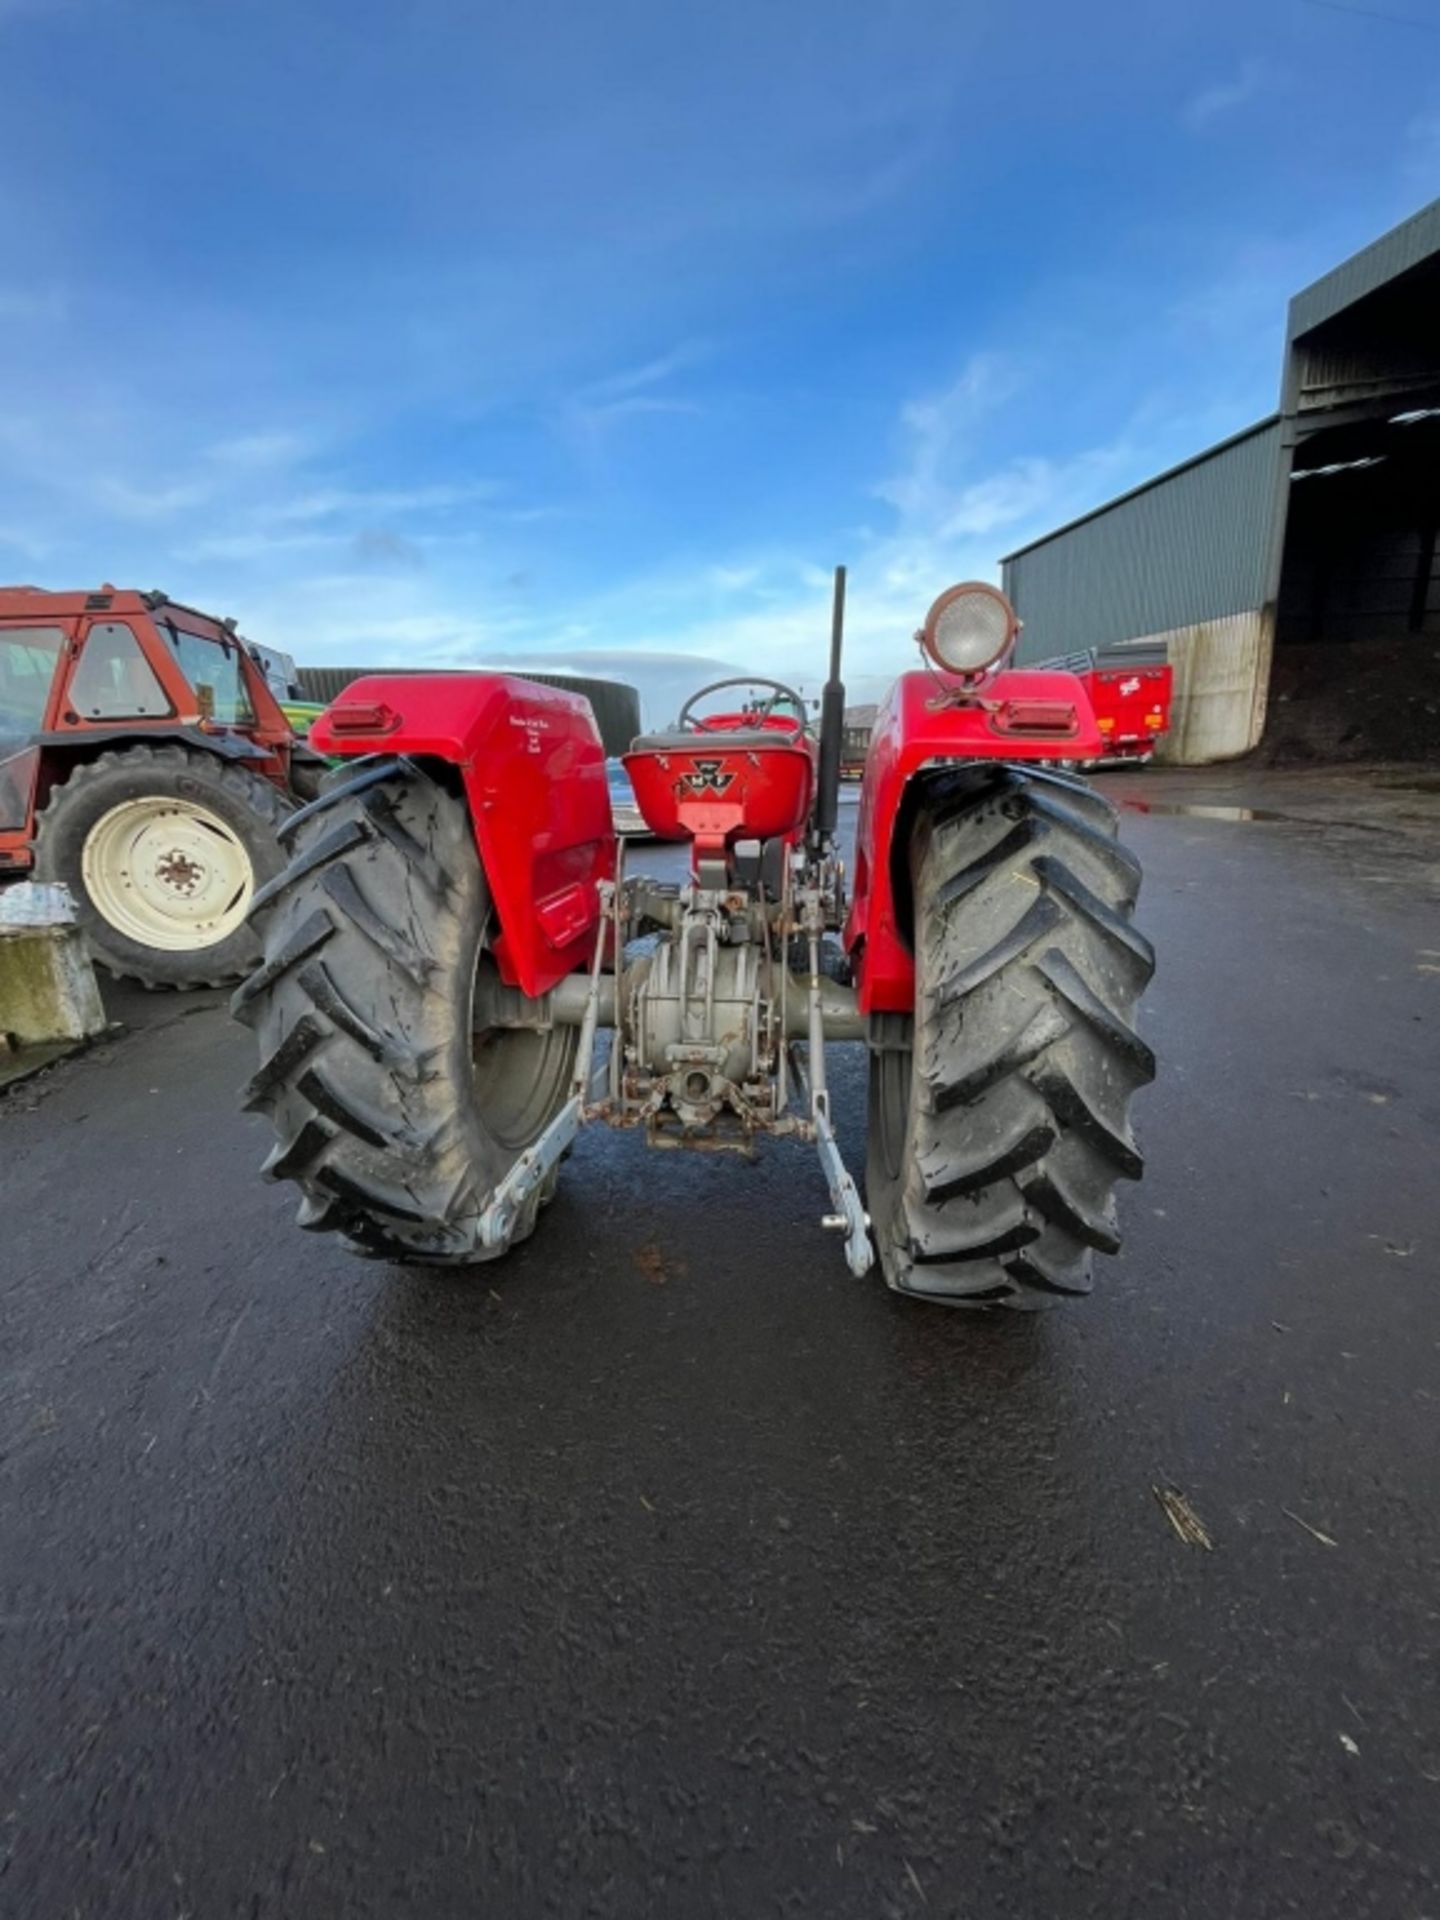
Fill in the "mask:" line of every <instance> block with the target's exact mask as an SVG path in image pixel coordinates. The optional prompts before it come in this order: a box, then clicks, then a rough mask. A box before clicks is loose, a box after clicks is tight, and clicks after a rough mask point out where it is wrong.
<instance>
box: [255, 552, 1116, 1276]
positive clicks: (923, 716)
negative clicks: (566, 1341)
mask: <svg viewBox="0 0 1440 1920" xmlns="http://www.w3.org/2000/svg"><path fill="white" fill-rule="evenodd" d="M843 599H844V577H843V571H842V572H841V573H840V574H838V575H837V582H836V603H835V615H834V623H833V629H832V641H831V659H830V675H829V680H828V683H827V685H826V689H825V696H824V700H823V703H822V720H821V725H820V728H819V733H818V736H817V735H816V734H814V733H813V732H812V729H811V723H810V719H809V715H808V710H807V708H806V706H805V704H804V702H803V701H802V700H801V699H800V697H799V696H798V695H797V694H796V693H795V692H794V691H793V690H792V689H790V688H788V687H786V686H784V685H782V684H780V683H777V682H773V681H766V680H763V679H754V680H749V681H745V682H741V683H738V684H739V686H740V687H741V688H743V689H744V691H743V694H741V695H738V696H737V693H736V691H735V686H734V684H733V683H722V684H721V685H720V686H718V687H714V688H708V689H705V690H704V691H703V692H702V694H700V695H697V696H696V697H695V698H694V699H693V700H692V701H690V702H689V703H687V706H686V708H685V710H684V711H683V712H682V713H681V715H680V717H679V720H678V721H677V723H676V725H675V726H674V727H673V728H672V729H670V730H668V731H666V732H663V733H658V734H651V735H645V736H642V737H641V738H639V739H637V740H636V741H635V742H634V745H633V747H632V749H631V751H630V753H629V754H628V755H626V756H625V768H626V772H627V773H628V775H629V778H630V781H631V784H632V786H633V789H634V793H635V797H636V801H637V803H638V805H639V807H640V810H641V812H642V813H643V815H644V817H645V820H646V823H647V824H648V827H649V829H650V831H651V832H652V833H653V834H655V835H656V836H657V837H660V838H662V839H670V840H677V841H683V842H685V843H687V844H688V847H689V871H688V875H687V877H686V878H685V879H684V880H683V881H682V882H678V883H676V882H666V881H660V880H654V879H647V878H644V877H640V876H638V875H632V874H631V873H630V872H628V871H627V864H626V851H627V849H626V842H625V840H624V838H623V837H617V835H616V833H615V832H614V830H613V824H612V819H611V808H610V795H609V787H608V783H607V778H606V767H605V757H604V749H603V747H602V746H601V743H600V740H599V737H598V735H597V733H596V731H595V727H594V723H593V720H592V719H591V717H590V714H589V710H588V708H587V706H586V704H585V703H584V701H582V700H580V699H579V698H578V697H576V696H575V695H572V694H568V693H564V692H560V691H558V690H555V689H551V688H546V687H540V686H536V685H534V684H531V683H527V682H525V681H523V680H518V679H510V678H506V677H504V676H499V675H496V676H493V677H491V676H481V677H476V676H466V677H464V678H461V677H459V676H454V677H447V676H444V675H435V676H423V677H407V678H399V677H393V678H387V677H385V676H374V677H371V678H368V679H365V680H362V681H358V682H356V683H355V684H353V685H352V686H351V687H350V688H348V689H347V691H346V692H345V694H344V695H342V697H341V698H340V700H339V701H337V702H336V703H335V705H333V706H332V707H331V708H330V709H329V710H328V712H327V713H326V714H325V715H324V716H323V717H322V718H321V719H320V720H319V721H318V722H317V723H316V724H315V726H314V728H313V729H312V736H311V737H312V739H313V740H314V742H315V744H316V746H317V747H318V748H319V749H320V750H321V751H322V752H324V753H326V754H330V755H336V756H345V757H350V756H354V768H353V773H352V774H351V776H350V777H349V778H348V779H346V778H344V777H343V776H342V777H340V778H337V779H336V780H335V781H334V783H333V784H331V785H329V786H328V788H327V790H326V791H325V792H324V793H323V794H322V796H321V797H320V798H319V799H318V800H316V801H315V802H314V803H313V804H312V805H310V806H308V807H306V808H304V809H302V810H301V811H300V812H299V813H297V814H295V815H294V816H293V817H292V818H291V819H290V820H288V821H287V822H286V823H285V824H284V826H283V827H282V828H281V838H282V839H283V841H284V842H285V844H286V847H287V850H288V853H289V865H288V867H287V868H286V869H285V870H284V872H282V873H280V874H279V875H277V876H276V878H274V879H273V880H271V881H270V882H269V883H268V884H267V885H265V886H264V887H263V888H262V889H261V890H260V892H259V893H258V895H257V896H256V900H255V905H254V917H255V919H256V921H257V923H258V925H259V926H260V929H261V931H262V933H263V937H264V957H263V960H262V961H261V964H260V965H259V966H258V968H257V969H256V971H255V972H254V973H253V974H252V975H251V976H250V978H249V979H248V980H247V981H246V982H245V984H244V985H243V986H241V987H240V989H239V990H238V992H237V993H236V995H235V999H234V1003H233V1004H234V1008H235V1011H236V1013H237V1015H238V1017H239V1018H241V1019H242V1020H244V1021H246V1022H247V1023H248V1024H249V1025H250V1026H251V1027H252V1028H253V1029H254V1031H255V1033H256V1036H257V1039H258V1041H259V1065H258V1071H257V1072H256V1074H255V1077H254V1079H253V1080H252V1082H251V1083H250V1087H249V1090H248V1094H247V1104H248V1105H249V1106H251V1107H252V1108H256V1109H259V1110H261V1111H263V1112H265V1113H267V1114H268V1115H269V1116H270V1119H271V1121H272V1122H273V1125H274V1128H275V1132H276V1135H277V1139H276V1145H275V1147H274V1150H273V1152H272V1153H271V1155H270V1158H269V1160H268V1161H267V1163H266V1171H267V1172H268V1173H269V1174H270V1175H271V1176H272V1177H273V1178H276V1179H284V1180H289V1181H293V1182H294V1183H295V1184H296V1185H297V1186H298V1187H299V1189H300V1192H301V1196H302V1198H301V1205H300V1215H299V1221H300V1225H301V1226H302V1227H305V1228H308V1229H311V1230H333V1231H335V1232H337V1233H339V1234H341V1235H342V1236H343V1237H344V1238H345V1240H346V1241H347V1242H348V1243H349V1244H350V1246H351V1247H352V1248H353V1249H354V1250H355V1251H357V1252H359V1253H361V1254H366V1255H370V1256H371V1257H375V1258H380V1259H386V1260H395V1261H403V1262H414V1263H420V1264H427V1263H428V1264H434V1265H443V1266H465V1265H468V1264H471V1263H474V1262H479V1261H485V1260H489V1259H493V1258H495V1257H497V1256H499V1255H501V1254H503V1253H504V1252H505V1251H506V1250H507V1249H508V1248H509V1247H511V1246H513V1245H514V1244H515V1243H516V1242H517V1241H519V1240H521V1239H523V1238H525V1237H526V1236H527V1235H528V1234H529V1233H530V1232H531V1231H532V1229H533V1228H534V1226H535V1223H536V1219H537V1216H538V1213H539V1211H540V1209H541V1207H542V1206H543V1205H544V1203H545V1201H546V1200H547V1199H548V1198H549V1196H550V1195H551V1193H552V1192H553V1191H554V1187H555V1182H556V1180H557V1178H558V1177H559V1173H560V1164H561V1160H562V1157H563V1155H564V1154H565V1151H566V1149H567V1148H568V1146H569V1145H570V1143H571V1141H572V1140H573V1139H574V1138H575V1136H576V1134H577V1133H578V1131H579V1130H580V1128H581V1127H582V1126H584V1125H587V1124H592V1123H601V1122H603V1123H607V1124H609V1125H612V1126H619V1127H631V1128H635V1129H637V1130H639V1131H642V1132H643V1133H644V1135H645V1137H646V1138H647V1140H648V1141H649V1142H650V1144H651V1145H653V1146H654V1147H656V1148H671V1149H681V1150H683V1149H686V1148H706V1149H711V1150H714V1149H717V1148H719V1149H733V1150H736V1151H740V1152H747V1153H748V1152H752V1151H754V1150H755V1148H756V1147H757V1145H758V1144H759V1143H760V1141H761V1140H762V1139H763V1137H764V1136H766V1135H775V1136H778V1137H780V1138H782V1139H784V1138H788V1139H792V1140H797V1141H804V1142H808V1143H810V1144H811V1145H813V1147H814V1148H815V1149H816V1150H817V1152H818V1156H819V1159H820V1164H821V1170H822V1173H823V1177H824V1182H825V1185H826V1187H828V1190H829V1208H828V1210H827V1211H826V1213H825V1215H824V1224H825V1225H826V1226H827V1227H830V1228H832V1229H833V1230H834V1231H835V1232H836V1233H837V1234H838V1235H839V1236H840V1238H841V1240H842V1243H843V1246H844V1251H845V1256H846V1259H847V1262H848V1264H849V1266H850V1267H851V1269H852V1271H854V1272H856V1273H864V1272H866V1271H867V1270H868V1269H869V1268H870V1267H871V1266H872V1264H874V1262H875V1260H876V1257H877V1255H878V1259H879V1264H880V1267H881V1269H882V1271H883V1274H884V1277H885V1279H886V1281H887V1282H888V1284H889V1285H890V1286H891V1287H892V1288H894V1289H895V1290H896V1291H898V1292H900V1293H904V1294H910V1295H914V1296H918V1297H921V1298H925V1299H931V1300H938V1301H943V1302H945V1303H947V1304H951V1305H957V1306H968V1307H992V1306H1001V1307H1011V1308H1033V1307H1038V1306H1044V1305H1048V1304H1050V1303H1052V1302H1053V1301H1055V1300H1057V1299H1059V1298H1061V1297H1063V1296H1065V1295H1068V1294H1077V1293H1083V1292H1085V1291H1087V1290H1088V1288H1089V1286H1090V1278H1091V1263H1092V1259H1093V1255H1094V1253H1095V1252H1096V1251H1100V1252H1107V1253H1108V1252H1114V1251H1115V1250H1116V1248H1117V1247H1118V1245H1119V1236H1118V1231H1117V1226H1116V1218H1115V1208H1114V1189H1115V1186H1116V1183H1117V1181H1118V1180H1119V1179H1120V1178H1122V1177H1124V1178H1130V1179H1134V1178H1136V1177H1138V1175H1139V1173H1140V1166H1141V1163H1140V1157H1139V1154H1138V1152H1137V1150H1136V1146H1135V1142H1134V1138H1133V1136H1132V1134H1131V1131H1130V1125H1129V1119H1128V1112H1129V1106H1130V1100H1131V1096H1132V1094H1133V1093H1134V1092H1135V1090H1136V1089H1137V1088H1138V1087H1139V1086H1141V1085H1143V1084H1144V1083H1145V1082H1146V1081H1148V1080H1149V1079H1150V1078H1151V1077H1152V1076H1153V1072H1154V1065H1153V1060H1152V1057H1151V1054H1150V1051H1149V1049H1148V1048H1147V1046H1146V1045H1145V1043H1144V1041H1143V1040H1141V1038H1140V1037H1139V1035H1138V1034H1137V1032H1136V1031H1135V1026H1134V1014H1135V1006H1136V1002H1137V1000H1138V998H1139V996H1140V993H1141V992H1142V990H1143V988H1144V986H1145V984H1146V982H1147V980H1148V979H1149V977H1150V973H1151V971H1152V968H1153V958H1152V954H1151V950H1150V947H1149V944H1148V942H1147V941H1146V940H1145V939H1144V937H1143V936H1142V935H1141V934H1140V933H1139V932H1137V931H1136V929H1135V927H1134V926H1133V924H1132V918H1131V916H1132V912H1133V908H1134V904H1135V899H1136V894H1137V892H1138V889H1139V884H1140V873H1139V867H1138V865H1137V863H1136V861H1135V860H1134V858H1133V856H1131V855H1130V854H1129V853H1128V852H1127V851H1126V850H1125V849H1124V848H1123V847H1122V846H1121V845H1120V844H1119V842H1118V841H1117V839H1116V832H1115V817H1114V814H1113V812H1112V809H1111V808H1110V807H1109V806H1108V805H1107V803H1106V802H1105V801H1103V800H1102V799H1100V798H1099V797H1098V796H1097V795H1096V794H1095V793H1094V792H1093V791H1092V790H1091V789H1090V787H1089V786H1088V785H1087V784H1086V783H1085V782H1084V781H1083V780H1080V779H1078V778H1075V777H1072V776H1068V775H1064V774H1058V773H1054V772H1050V771H1047V770H1046V769H1045V768H1044V767H1042V766H1041V765H1040V763H1041V762H1043V761H1051V760H1054V759H1056V758H1060V757H1066V758H1075V759H1086V758H1095V757H1098V754H1099V751H1100V747H1101V740H1100V735H1099V731H1098V729H1097V727H1096V725H1095V719H1094V715H1093V712H1092V711H1091V708H1090V705H1089V702H1088V700H1087V698H1086V694H1085V691H1084V688H1083V687H1082V686H1081V685H1080V683H1079V682H1078V681H1077V680H1076V679H1075V678H1074V676H1073V675H1070V674H1066V673H1059V672H1043V671H1017V670H1015V669H1013V668H1011V667H1009V666H1008V665H1007V660H1008V657H1009V653H1010V650H1011V647H1012V644H1013V640H1014V636H1015V631H1016V623H1015V620H1014V616H1013V614H1012V612H1011V609H1010V607H1009V605H1008V603H1007V602H1006V601H1005V599H1004V598H1003V596H1002V595H1000V594H999V593H998V592H996V591H995V589H993V588H991V587H987V586H982V585H975V584H972V585H967V586H962V587H956V588H952V589H950V591H949V592H947V593H945V594H942V595H941V596H940V598H939V599H938V600H937V601H936V602H935V604H934V606H933V607H932V608H931V610H930V613H929V615H928V616H927V618H926V621H925V624H924V627H923V629H922V631H921V634H920V635H919V638H920V641H921V644H922V648H923V653H924V663H923V664H922V666H921V667H920V668H919V669H917V670H915V671H912V672H909V673H905V674H903V675H902V676H901V677H900V679H899V680H898V681H897V682H896V684H895V686H894V687H893V688H892V690H891V693H890V695H889V696H888V698H887V699H886V701H885V702H884V703H883V704H882V706H881V708H880V711H879V714H878V716H877V719H876V723H875V728H874V732H873V736H872V741H871V745H870V750H869V754H868V757H867V760H866V765H865V772H864V781H863V786H862V790H861V797H860V809H859V821H858V829H857V835H856V845H855V854H854V861H853V869H852V870H850V871H847V868H846V866H845V864H844V863H843V862H842V859H841V857H840V850H839V847H838V845H837V832H836V829H837V797H838V784H839V776H840V765H841V752H842V729H843V720H844V688H843V685H842V683H841V678H840V634H841V624H842V615H843ZM717 701H718V702H719V703H720V704H719V706H718V709H717V708H716V704H715V703H716V702H717ZM607 1033H608V1036H609V1044H608V1047H605V1046H603V1045H602V1036H603V1035H606V1034H607ZM844 1040H861V1041H864V1042H865V1043H866V1044H867V1046H868V1049H869V1060H870V1092H869V1103H870V1112H869V1127H868V1152H867V1163H866V1167H865V1173H864V1197H863V1199H862V1197H861V1192H860V1190H859V1188H858V1186H857V1184H856V1181H855V1180H854V1178H853V1177H852V1175H851V1173H850V1171H849V1169H847V1167H846V1166H845V1165H844V1162H843V1160H842V1158H841V1154H840V1150H839V1147H838V1145H837V1143H836V1137H835V1132H834V1129H833V1126H832V1122H831V1114H830V1094H829V1086H828V1080H827V1074H826V1042H827V1041H844Z"/></svg>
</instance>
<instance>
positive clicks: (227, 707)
mask: <svg viewBox="0 0 1440 1920" xmlns="http://www.w3.org/2000/svg"><path fill="white" fill-rule="evenodd" d="M159 627H160V631H161V633H163V634H164V636H165V638H166V639H167V640H168V641H169V642H170V645H171V646H172V647H173V649H174V651H175V658H176V660H177V661H178V662H179V664H180V671H181V673H183V674H184V676H185V679H186V681H187V683H188V684H189V685H190V686H191V687H193V688H194V689H195V704H196V705H197V706H198V707H199V709H200V718H201V719H202V720H212V721H214V722H215V724H216V725H217V726H222V727H252V726H254V724H255V709H254V708H253V707H252V706H251V704H250V692H249V689H248V688H247V686H246V685H245V673H244V669H243V668H242V667H241V664H240V649H239V647H238V646H236V644H235V643H234V641H232V640H209V639H207V638H206V637H205V635H204V634H201V633H188V632H187V631H186V630H185V628H184V627H177V626H176V625H175V623H174V621H172V620H161V621H160V622H159Z"/></svg>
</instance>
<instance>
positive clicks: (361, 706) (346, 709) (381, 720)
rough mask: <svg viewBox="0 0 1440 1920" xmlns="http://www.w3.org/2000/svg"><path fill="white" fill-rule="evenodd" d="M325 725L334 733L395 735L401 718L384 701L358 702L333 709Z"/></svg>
mask: <svg viewBox="0 0 1440 1920" xmlns="http://www.w3.org/2000/svg"><path fill="white" fill-rule="evenodd" d="M325 723H326V725H327V726H328V727H329V729H330V731H331V732H332V733H394V731H395V729H396V728H397V727H398V726H399V724H400V716H399V714H398V713H396V712H395V710H394V708H393V707H387V706H386V704H385V702H384V701H383V700H356V701H353V702H351V703H350V704H349V705H348V706H341V705H336V706H333V707H331V709H330V711H329V712H328V713H327V714H326V715H325Z"/></svg>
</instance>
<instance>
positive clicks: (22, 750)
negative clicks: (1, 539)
mask: <svg viewBox="0 0 1440 1920" xmlns="http://www.w3.org/2000/svg"><path fill="white" fill-rule="evenodd" d="M76 626H77V622H76V621H74V620H44V619H42V620H0V866H12V867H13V866H19V865H25V866H28V865H29V852H28V848H27V845H26V843H27V842H28V840H29V837H30V832H31V828H32V825H33V822H34V811H35V785H36V781H37V779H38V777H39V771H40V746H39V736H40V735H41V734H42V733H44V732H45V731H46V730H47V728H48V727H50V726H51V725H53V712H52V708H53V706H54V701H55V697H56V693H57V690H58V688H59V685H60V681H61V677H62V675H61V668H62V666H63V665H64V662H65V658H66V653H67V650H68V648H69V646H70V644H71V642H72V641H73V640H74V638H75V631H76Z"/></svg>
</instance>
